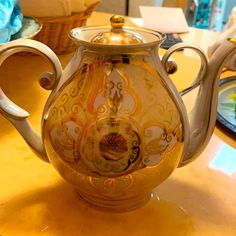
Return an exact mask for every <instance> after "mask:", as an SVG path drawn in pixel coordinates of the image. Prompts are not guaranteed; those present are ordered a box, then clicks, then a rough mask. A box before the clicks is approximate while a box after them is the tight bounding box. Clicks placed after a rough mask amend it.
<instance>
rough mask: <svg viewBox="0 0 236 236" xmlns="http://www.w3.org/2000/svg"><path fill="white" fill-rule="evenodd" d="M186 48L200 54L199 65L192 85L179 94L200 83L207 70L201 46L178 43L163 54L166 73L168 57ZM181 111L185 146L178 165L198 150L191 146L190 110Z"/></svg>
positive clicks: (184, 163) (181, 94) (193, 156)
mask: <svg viewBox="0 0 236 236" xmlns="http://www.w3.org/2000/svg"><path fill="white" fill-rule="evenodd" d="M186 48H188V49H192V50H194V51H195V52H196V53H197V54H198V55H199V56H200V59H201V67H200V69H199V72H198V75H197V77H196V78H195V80H194V82H193V83H192V85H191V86H190V87H188V88H186V89H184V90H182V91H180V92H179V95H180V96H183V95H185V94H186V93H188V92H190V91H191V90H193V89H194V88H196V87H198V86H199V85H201V83H202V82H203V81H204V80H205V77H206V73H207V70H208V59H207V56H206V54H205V53H204V51H203V50H202V49H201V48H199V47H197V46H195V45H193V44H188V43H178V44H176V45H174V46H172V47H171V48H170V49H169V50H167V52H166V53H165V55H164V56H163V58H162V64H163V66H164V68H165V70H166V72H167V73H168V59H169V57H170V56H171V55H172V54H173V53H174V52H176V51H179V50H182V49H186ZM172 71H175V70H172ZM169 74H170V73H169ZM198 96H201V94H200V95H198ZM194 107H196V102H195V106H194ZM181 113H182V114H183V121H184V123H185V128H184V137H185V148H184V152H183V156H182V160H181V161H180V163H179V166H178V167H181V166H184V165H186V164H187V163H189V162H191V161H192V160H194V159H195V157H196V155H193V154H196V153H197V152H198V147H197V145H194V147H192V143H193V138H194V132H192V131H193V130H195V127H194V125H195V124H194V122H193V120H192V118H191V112H190V114H187V111H186V110H184V111H183V110H182V109H181ZM185 116H187V117H188V120H186V119H184V117H185Z"/></svg>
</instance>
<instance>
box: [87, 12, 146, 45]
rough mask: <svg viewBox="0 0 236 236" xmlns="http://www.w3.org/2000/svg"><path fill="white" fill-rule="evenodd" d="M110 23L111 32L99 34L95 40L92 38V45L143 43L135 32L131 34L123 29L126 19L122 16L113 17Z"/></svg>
mask: <svg viewBox="0 0 236 236" xmlns="http://www.w3.org/2000/svg"><path fill="white" fill-rule="evenodd" d="M110 22H111V30H109V31H107V32H100V33H98V34H97V35H96V36H95V37H94V38H92V40H91V42H92V43H101V44H113V45H124V44H140V43H143V40H142V38H141V36H140V35H138V34H137V33H135V32H129V31H127V30H125V29H124V28H123V26H124V24H125V19H124V18H123V17H122V16H118V15H115V16H112V17H111V19H110Z"/></svg>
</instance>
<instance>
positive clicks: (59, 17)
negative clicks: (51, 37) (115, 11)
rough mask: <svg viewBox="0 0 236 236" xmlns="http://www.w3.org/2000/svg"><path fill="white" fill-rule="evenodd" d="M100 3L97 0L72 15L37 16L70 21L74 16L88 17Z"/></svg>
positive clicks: (55, 20) (57, 20)
mask: <svg viewBox="0 0 236 236" xmlns="http://www.w3.org/2000/svg"><path fill="white" fill-rule="evenodd" d="M99 3H100V1H97V2H95V3H93V4H91V5H90V6H88V7H87V8H86V9H85V10H84V11H81V12H76V13H73V14H72V15H71V16H53V17H50V16H49V17H36V18H37V19H38V20H39V21H42V22H43V21H47V22H51V23H53V22H60V21H70V20H73V19H74V18H78V16H81V17H83V15H84V18H87V15H90V14H91V13H92V12H93V10H94V8H95V7H96V6H97V5H98V4H99Z"/></svg>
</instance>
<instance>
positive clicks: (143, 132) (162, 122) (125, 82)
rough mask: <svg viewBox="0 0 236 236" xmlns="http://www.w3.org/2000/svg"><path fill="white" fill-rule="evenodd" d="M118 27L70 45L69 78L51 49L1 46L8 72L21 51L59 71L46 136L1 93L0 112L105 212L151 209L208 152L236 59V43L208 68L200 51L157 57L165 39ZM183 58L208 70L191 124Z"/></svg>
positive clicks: (82, 35) (74, 35)
mask: <svg viewBox="0 0 236 236" xmlns="http://www.w3.org/2000/svg"><path fill="white" fill-rule="evenodd" d="M111 22H112V26H111V27H110V26H104V27H82V28H75V29H73V30H72V31H71V32H70V35H69V36H70V38H71V39H72V40H73V41H74V43H75V44H77V45H78V49H77V51H76V52H75V54H74V56H73V58H72V59H71V61H70V63H69V64H68V65H67V66H66V68H65V70H62V68H61V64H60V62H59V59H58V58H57V56H56V55H55V54H54V53H53V52H52V50H50V49H49V48H48V47H47V46H45V45H44V44H42V43H40V42H36V41H33V40H27V39H21V40H16V41H12V42H9V43H7V44H5V45H2V46H1V48H0V64H1V63H2V62H3V61H4V60H5V59H6V58H7V57H8V56H10V55H12V54H14V53H18V52H22V51H28V52H33V53H37V54H39V55H42V56H43V57H45V58H46V59H47V60H48V61H49V62H50V63H51V65H52V67H53V70H54V73H49V72H47V73H44V74H43V75H42V77H41V78H40V85H41V86H42V87H43V88H45V89H48V90H52V92H51V94H50V96H49V98H48V100H47V102H46V104H45V108H44V111H43V114H42V132H41V135H38V134H36V133H35V131H34V130H33V128H32V127H31V125H30V123H29V121H28V120H27V117H28V116H29V114H28V113H27V112H26V111H25V110H23V109H21V108H20V107H18V106H17V105H15V104H14V103H13V102H11V101H10V100H9V99H8V98H7V97H6V95H5V94H4V93H3V91H2V90H0V112H1V113H2V115H3V116H4V117H6V118H7V119H8V120H9V121H10V122H11V123H12V124H13V125H14V126H15V127H16V129H17V130H18V131H19V132H20V134H21V135H22V136H23V138H24V139H25V140H26V142H27V143H28V144H29V145H30V147H31V148H32V150H33V151H34V152H35V153H36V154H37V155H38V156H39V157H40V158H42V159H43V160H45V161H47V162H50V163H51V164H52V165H53V166H54V167H55V168H56V169H57V171H58V172H59V173H60V174H61V176H62V177H63V178H64V179H65V180H67V181H68V182H70V183H71V184H73V185H74V186H75V188H76V189H77V191H78V193H79V194H80V195H81V197H82V198H84V199H85V200H86V201H87V202H89V203H90V204H92V205H93V206H95V207H98V208H100V209H109V210H131V209H134V208H137V207H139V206H141V205H143V204H144V203H145V202H147V201H148V200H149V198H150V196H151V194H150V193H151V191H152V189H153V188H154V187H156V186H157V185H158V184H160V183H161V182H162V181H164V180H165V179H166V178H167V177H168V176H169V175H170V174H171V173H172V172H173V171H174V169H175V168H176V167H181V166H184V165H185V164H187V163H189V162H190V161H192V160H193V159H194V158H195V157H197V156H198V155H199V153H200V152H201V151H202V150H203V149H204V147H205V146H206V145H207V143H208V141H209V139H210V137H211V135H212V132H213V129H214V125H215V119H216V108H217V95H218V91H217V87H218V78H219V75H220V72H221V69H222V67H223V66H224V63H225V62H226V60H227V59H228V58H229V57H231V56H232V55H233V54H234V53H235V51H236V40H234V39H229V40H228V41H226V42H225V43H224V44H223V45H222V46H221V47H220V48H218V49H217V50H216V52H215V53H214V55H213V56H212V58H211V60H210V61H209V62H208V59H207V58H206V56H205V54H204V52H203V51H202V50H201V49H199V48H198V47H196V46H194V45H190V44H186V43H180V44H178V45H175V46H173V47H172V48H170V49H169V50H168V51H167V52H166V54H165V55H164V57H163V58H162V59H160V57H159V56H158V55H157V54H156V52H157V49H158V47H159V46H160V44H161V43H162V42H163V41H164V39H165V35H164V34H161V33H159V32H156V31H151V30H147V29H143V28H134V27H124V19H123V18H121V17H118V16H114V17H112V18H111ZM183 48H191V49H193V50H195V51H196V52H197V53H198V54H199V55H200V58H201V69H200V72H199V75H198V77H197V78H196V79H195V81H194V83H193V85H192V88H194V87H197V86H199V93H198V96H197V98H196V102H195V107H194V109H193V111H192V112H191V114H190V115H189V116H188V114H187V111H186V108H185V105H184V103H183V101H182V98H181V96H182V95H183V94H185V92H187V91H188V90H191V88H190V89H187V90H186V91H183V92H182V93H181V94H179V92H178V91H177V89H176V88H175V86H174V84H173V82H172V81H171V79H170V78H169V76H168V74H169V73H172V72H174V71H175V70H176V69H177V67H176V65H175V64H174V63H173V62H171V61H169V60H168V59H169V57H170V55H171V54H172V53H174V52H175V51H177V50H180V49H183Z"/></svg>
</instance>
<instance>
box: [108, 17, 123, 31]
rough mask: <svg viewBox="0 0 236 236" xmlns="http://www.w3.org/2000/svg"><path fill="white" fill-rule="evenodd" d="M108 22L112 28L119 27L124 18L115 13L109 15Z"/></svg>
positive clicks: (121, 25)
mask: <svg viewBox="0 0 236 236" xmlns="http://www.w3.org/2000/svg"><path fill="white" fill-rule="evenodd" d="M110 22H111V26H112V28H113V29H120V28H122V27H123V26H124V24H125V19H124V18H123V17H122V16H118V15H115V16H112V17H111V19H110Z"/></svg>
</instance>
